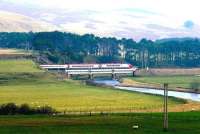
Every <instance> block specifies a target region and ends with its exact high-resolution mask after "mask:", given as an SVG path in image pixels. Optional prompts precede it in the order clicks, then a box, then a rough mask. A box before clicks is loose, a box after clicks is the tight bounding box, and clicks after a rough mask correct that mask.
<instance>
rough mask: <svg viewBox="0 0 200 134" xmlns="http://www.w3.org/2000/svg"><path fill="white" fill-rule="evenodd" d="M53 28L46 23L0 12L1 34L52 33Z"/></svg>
mask: <svg viewBox="0 0 200 134" xmlns="http://www.w3.org/2000/svg"><path fill="white" fill-rule="evenodd" d="M53 30H55V26H53V25H51V24H48V23H46V22H42V21H38V20H36V19H33V18H30V17H27V16H24V15H21V14H17V13H11V12H6V11H1V10H0V31H1V32H29V31H35V32H38V31H53Z"/></svg>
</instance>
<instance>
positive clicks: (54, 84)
mask: <svg viewBox="0 0 200 134" xmlns="http://www.w3.org/2000/svg"><path fill="white" fill-rule="evenodd" d="M0 67H1V69H0V70H1V71H0V96H1V97H0V102H1V104H3V103H8V102H14V103H16V104H22V103H28V104H29V105H31V106H34V107H39V106H43V105H50V106H52V107H53V108H55V109H56V110H58V111H68V112H69V111H75V112H76V111H93V112H100V111H111V112H127V111H129V112H130V110H133V111H138V112H139V111H160V110H162V106H163V97H161V96H155V95H147V94H142V93H136V92H129V91H121V90H117V89H112V88H108V87H95V86H88V85H85V84H84V83H83V82H81V81H73V80H65V79H63V78H62V77H60V76H58V75H56V74H51V73H47V72H44V71H43V70H40V69H39V68H38V67H37V65H36V64H35V63H34V62H33V61H30V60H21V61H20V60H16V61H15V60H8V61H5V63H4V61H1V63H0ZM9 67H12V68H13V69H12V71H10V72H8V71H7V70H6V68H9ZM185 103H186V102H185V101H183V100H179V99H175V98H170V99H169V106H170V107H176V106H179V105H184V104H185Z"/></svg>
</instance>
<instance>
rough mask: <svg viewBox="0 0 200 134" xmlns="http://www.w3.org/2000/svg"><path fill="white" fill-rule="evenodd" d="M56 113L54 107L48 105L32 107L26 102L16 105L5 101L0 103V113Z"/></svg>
mask: <svg viewBox="0 0 200 134" xmlns="http://www.w3.org/2000/svg"><path fill="white" fill-rule="evenodd" d="M54 113H57V112H56V110H55V109H53V108H52V107H50V106H42V107H39V108H32V107H30V106H29V105H28V104H22V105H20V106H17V105H16V104H15V103H7V104H2V105H0V115H15V114H23V115H29V114H48V115H49V114H54Z"/></svg>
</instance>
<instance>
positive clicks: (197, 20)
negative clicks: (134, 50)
mask: <svg viewBox="0 0 200 134" xmlns="http://www.w3.org/2000/svg"><path fill="white" fill-rule="evenodd" d="M199 5H200V1H199V0H0V11H7V12H11V13H17V14H21V15H24V16H28V17H31V18H33V19H35V20H39V21H41V22H42V21H43V22H47V23H49V24H52V25H54V29H55V30H60V31H66V32H73V33H78V34H85V33H93V34H95V35H97V36H112V37H113V36H114V37H118V38H133V39H135V40H140V39H142V38H147V39H152V40H156V39H161V38H173V37H200V14H199V12H200V6H199ZM0 17H1V16H0Z"/></svg>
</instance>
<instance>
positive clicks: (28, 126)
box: [0, 112, 200, 134]
mask: <svg viewBox="0 0 200 134" xmlns="http://www.w3.org/2000/svg"><path fill="white" fill-rule="evenodd" d="M162 117H163V116H162V114H159V113H153V114H112V115H92V116H70V117H69V116H54V117H52V116H0V133H1V134H13V133H14V134H55V133H56V134H66V133H67V134H199V133H200V125H199V124H200V113H199V112H188V113H170V114H169V130H168V132H163V129H162V120H163V119H162ZM133 125H138V126H139V128H138V129H133V128H132V126H133Z"/></svg>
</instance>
